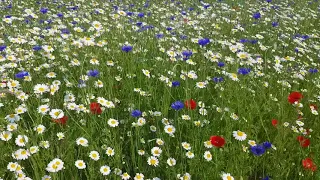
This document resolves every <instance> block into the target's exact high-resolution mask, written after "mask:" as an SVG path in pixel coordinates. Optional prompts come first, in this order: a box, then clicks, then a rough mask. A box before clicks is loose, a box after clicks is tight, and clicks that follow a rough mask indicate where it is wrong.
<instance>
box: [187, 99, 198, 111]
mask: <svg viewBox="0 0 320 180" xmlns="http://www.w3.org/2000/svg"><path fill="white" fill-rule="evenodd" d="M184 105H185V106H186V107H187V109H191V110H194V109H196V107H197V102H196V101H195V100H193V99H190V100H187V101H185V102H184Z"/></svg>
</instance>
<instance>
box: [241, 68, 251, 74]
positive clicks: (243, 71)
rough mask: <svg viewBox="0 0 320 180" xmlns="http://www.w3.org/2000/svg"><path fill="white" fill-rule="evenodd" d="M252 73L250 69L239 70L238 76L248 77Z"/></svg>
mask: <svg viewBox="0 0 320 180" xmlns="http://www.w3.org/2000/svg"><path fill="white" fill-rule="evenodd" d="M250 71H251V69H250V68H239V69H238V74H242V75H246V74H249V73H250Z"/></svg>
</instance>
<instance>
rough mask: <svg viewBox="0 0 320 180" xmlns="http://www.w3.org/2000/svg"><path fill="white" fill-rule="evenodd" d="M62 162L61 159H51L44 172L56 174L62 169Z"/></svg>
mask: <svg viewBox="0 0 320 180" xmlns="http://www.w3.org/2000/svg"><path fill="white" fill-rule="evenodd" d="M63 164H64V163H63V161H62V160H61V159H58V158H55V159H53V160H52V161H51V162H50V163H49V164H48V166H47V168H46V170H47V171H48V172H58V171H60V170H62V169H63Z"/></svg>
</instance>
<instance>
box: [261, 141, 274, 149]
mask: <svg viewBox="0 0 320 180" xmlns="http://www.w3.org/2000/svg"><path fill="white" fill-rule="evenodd" d="M271 146H272V144H271V143H270V142H268V141H266V142H264V143H263V147H264V148H266V149H270V148H271Z"/></svg>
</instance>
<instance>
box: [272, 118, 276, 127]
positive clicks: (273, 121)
mask: <svg viewBox="0 0 320 180" xmlns="http://www.w3.org/2000/svg"><path fill="white" fill-rule="evenodd" d="M271 124H272V126H274V127H276V126H277V125H278V120H276V119H272V121H271Z"/></svg>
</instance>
